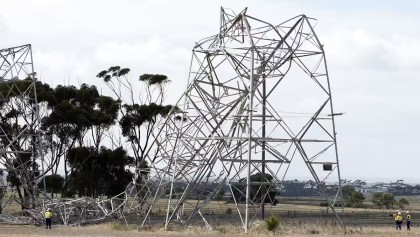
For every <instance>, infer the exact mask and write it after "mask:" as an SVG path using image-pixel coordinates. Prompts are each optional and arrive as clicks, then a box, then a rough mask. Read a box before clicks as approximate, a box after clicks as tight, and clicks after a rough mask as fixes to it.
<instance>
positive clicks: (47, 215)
mask: <svg viewBox="0 0 420 237" xmlns="http://www.w3.org/2000/svg"><path fill="white" fill-rule="evenodd" d="M52 216H53V213H52V211H51V209H50V208H48V209H47V211H46V212H45V213H44V217H45V229H48V228H49V229H51V218H52Z"/></svg>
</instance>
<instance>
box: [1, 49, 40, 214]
mask: <svg viewBox="0 0 420 237" xmlns="http://www.w3.org/2000/svg"><path fill="white" fill-rule="evenodd" d="M0 107H1V112H0V119H1V121H0V171H1V172H2V174H3V175H4V174H5V173H6V172H7V175H8V181H9V182H11V183H13V186H15V187H16V189H14V190H13V192H17V193H18V196H19V200H16V201H18V202H20V203H21V205H23V206H25V207H26V208H34V207H35V206H36V205H37V196H38V194H39V193H38V191H37V190H38V187H37V183H38V182H39V179H40V177H42V176H43V170H42V162H41V165H40V163H39V162H38V161H37V159H39V158H41V159H42V155H40V153H41V152H42V150H41V149H40V146H41V141H40V137H41V136H40V124H41V121H40V116H39V107H38V101H37V95H36V78H35V73H34V68H33V62H32V50H31V45H22V46H18V47H13V48H7V49H1V50H0ZM39 166H41V167H39ZM4 171H5V172H4ZM3 172H4V173H3ZM5 188H6V185H3V187H2V189H3V190H4V189H5ZM15 196H16V195H14V194H12V195H9V200H6V201H5V202H3V203H2V204H3V205H7V203H8V202H10V201H11V198H13V197H15Z"/></svg>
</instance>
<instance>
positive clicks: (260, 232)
mask: <svg viewBox="0 0 420 237" xmlns="http://www.w3.org/2000/svg"><path fill="white" fill-rule="evenodd" d="M398 198H400V197H398ZM406 198H407V199H409V201H410V205H409V206H407V207H406V208H405V209H406V210H410V211H411V213H412V216H413V218H414V220H413V224H414V226H413V227H412V230H411V231H410V232H408V231H406V230H405V229H403V230H402V231H396V230H395V229H394V226H393V220H392V217H389V214H390V213H393V212H395V210H385V209H377V208H374V209H371V208H345V209H344V212H343V213H341V209H339V212H340V216H341V217H342V219H343V221H344V223H345V224H346V225H347V227H346V228H344V229H343V228H341V227H338V226H333V223H334V222H333V221H331V213H329V214H328V212H327V211H326V208H325V207H320V206H319V200H315V199H308V198H296V199H290V200H286V201H283V202H281V204H279V205H277V206H268V207H267V213H272V214H275V215H276V216H279V218H280V220H281V222H282V224H281V225H280V227H279V228H278V229H277V230H276V231H275V232H270V231H268V230H267V228H266V226H265V224H264V223H263V222H260V223H257V224H254V225H253V226H252V228H251V229H250V231H249V233H248V234H245V233H244V231H243V229H242V228H241V227H240V226H239V223H237V224H233V222H232V220H233V218H234V216H236V215H237V214H235V213H233V214H231V215H226V209H228V208H232V209H233V210H235V206H234V204H232V203H225V202H217V201H212V202H210V203H209V205H207V206H206V207H205V208H204V209H203V211H202V212H203V214H204V215H207V216H208V217H209V219H210V220H211V225H212V227H213V230H209V229H206V228H201V227H197V226H193V227H188V228H183V229H182V228H180V227H177V228H175V227H174V228H173V229H171V230H165V229H163V228H161V227H158V226H154V227H151V228H147V229H140V228H139V226H138V225H135V224H133V225H129V226H125V225H121V224H119V223H105V224H98V225H91V226H84V227H80V226H79V227H64V226H54V228H53V229H52V230H45V229H44V228H42V227H34V226H8V225H0V237H3V236H19V237H20V236H33V237H43V236H45V237H47V236H48V237H51V236H64V237H66V236H86V237H91V236H122V237H131V236H151V237H160V236H162V237H163V236H190V237H192V236H200V237H210V236H218V237H224V236H226V237H237V236H256V237H260V236H261V237H262V236H302V237H303V236H337V237H341V236H343V237H344V236H366V237H368V236H372V237H373V236H381V237H391V236H392V237H395V236H420V226H419V224H418V222H417V221H416V220H417V219H418V217H420V196H410V197H406ZM366 203H367V204H368V205H369V202H368V201H367V202H366ZM161 204H162V205H161V207H160V206H159V205H157V206H156V207H155V208H156V209H155V210H154V213H155V215H156V216H161V214H163V212H164V209H165V206H166V204H165V203H161ZM186 209H188V207H187V208H186ZM18 210H19V207H18V206H17V205H16V206H7V207H6V208H5V210H3V211H4V213H8V212H9V213H10V212H15V211H18ZM161 212H162V213H161ZM130 223H139V220H138V219H137V218H136V219H133V220H132V222H130ZM335 224H336V223H335ZM199 225H202V223H201V224H199Z"/></svg>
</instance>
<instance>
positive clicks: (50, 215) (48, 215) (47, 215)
mask: <svg viewBox="0 0 420 237" xmlns="http://www.w3.org/2000/svg"><path fill="white" fill-rule="evenodd" d="M52 215H53V214H52V212H50V211H46V212H45V215H44V216H45V218H51V217H52Z"/></svg>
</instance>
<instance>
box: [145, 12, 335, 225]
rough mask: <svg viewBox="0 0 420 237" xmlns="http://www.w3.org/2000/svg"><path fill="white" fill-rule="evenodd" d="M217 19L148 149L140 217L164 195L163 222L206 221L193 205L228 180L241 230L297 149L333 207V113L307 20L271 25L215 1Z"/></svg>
mask: <svg viewBox="0 0 420 237" xmlns="http://www.w3.org/2000/svg"><path fill="white" fill-rule="evenodd" d="M220 20H221V22H220V29H219V32H218V33H217V34H215V35H213V36H210V37H207V38H205V39H203V40H201V41H199V42H198V43H196V45H195V46H194V48H193V55H192V62H191V70H190V82H189V85H188V88H187V90H186V91H185V93H184V94H183V96H182V98H181V99H180V100H179V102H178V103H177V107H178V110H176V111H174V112H175V113H176V115H174V116H170V117H168V118H167V120H166V122H165V124H164V125H163V126H162V127H161V128H160V133H159V134H158V136H157V139H156V141H155V143H154V145H155V147H154V149H152V150H151V151H150V152H149V155H148V157H147V159H148V163H149V164H151V168H150V178H149V179H147V183H144V184H143V187H145V188H147V190H145V191H144V192H143V193H144V194H145V198H144V200H145V203H144V207H145V209H146V210H148V211H147V212H146V218H147V217H148V216H149V215H150V213H151V211H152V210H153V206H154V205H156V204H157V203H158V202H162V201H164V202H165V203H167V216H166V225H168V224H169V223H171V222H181V223H183V224H185V225H188V224H189V223H191V221H192V219H193V218H194V217H195V216H197V215H198V216H201V217H202V219H203V220H204V222H206V223H207V221H206V217H205V216H204V215H203V213H202V212H201V210H202V209H203V208H204V207H205V206H206V205H207V204H208V203H209V202H210V201H211V200H212V199H213V198H214V197H215V196H216V195H217V194H218V193H219V192H220V190H221V189H223V187H224V186H225V185H227V186H228V187H229V189H230V191H231V195H232V199H233V201H234V202H235V204H236V206H237V209H238V213H239V217H240V219H241V221H242V223H243V225H244V228H245V230H247V228H248V226H249V224H250V221H249V220H252V219H254V218H257V217H258V216H259V215H260V214H261V212H260V210H261V211H262V212H264V203H265V202H266V201H262V200H267V199H273V197H272V196H271V195H270V192H272V191H273V190H281V187H282V185H281V184H282V181H283V179H284V177H285V175H286V172H287V170H288V169H289V165H290V163H291V162H292V161H293V160H294V158H295V157H300V158H302V160H303V163H304V164H305V165H306V167H307V168H308V170H309V171H310V174H311V175H312V177H313V179H314V181H315V182H316V184H317V186H318V187H319V190H320V193H321V194H322V195H323V197H325V199H326V201H327V202H328V206H329V207H330V208H331V209H332V211H333V213H335V214H336V212H335V208H334V206H335V200H336V197H339V193H340V190H341V189H335V190H334V192H333V193H331V190H329V189H330V188H329V186H328V184H329V183H331V182H332V181H331V179H335V180H334V181H335V182H337V183H339V184H340V178H339V177H340V175H339V164H338V156H337V145H336V133H335V124H334V115H335V114H334V112H333V104H332V99H331V89H330V85H329V77H328V70H327V64H326V60H325V53H324V49H323V45H322V44H321V43H320V42H319V40H318V38H317V36H316V34H315V32H314V30H313V23H314V19H312V18H309V17H307V16H305V15H301V16H297V17H295V18H292V19H290V20H288V21H285V22H283V23H281V24H279V25H272V24H270V23H267V22H265V21H263V20H260V19H257V18H255V17H253V16H250V15H248V14H247V9H245V10H243V11H242V12H241V13H239V14H237V15H236V14H234V13H230V11H228V10H225V9H223V8H222V9H221V17H220ZM292 111H293V112H292ZM258 173H260V174H263V175H260V176H259V177H263V178H260V179H261V180H255V178H254V180H252V179H251V178H252V177H256V176H254V175H255V174H258ZM329 178H330V179H329ZM144 180H146V179H144ZM145 182H146V181H145ZM182 183H186V184H187V185H186V186H185V187H180V186H179V185H180V184H182ZM339 186H341V184H340V185H339ZM209 187H210V188H209ZM170 197H172V198H170ZM185 210H188V211H187V212H186V211H185ZM263 215H264V213H263ZM336 217H337V218H338V220H340V219H339V217H338V215H336ZM146 218H145V219H144V222H143V224H144V223H145V221H146ZM340 223H341V221H340Z"/></svg>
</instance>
